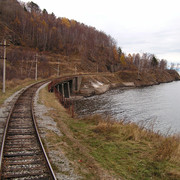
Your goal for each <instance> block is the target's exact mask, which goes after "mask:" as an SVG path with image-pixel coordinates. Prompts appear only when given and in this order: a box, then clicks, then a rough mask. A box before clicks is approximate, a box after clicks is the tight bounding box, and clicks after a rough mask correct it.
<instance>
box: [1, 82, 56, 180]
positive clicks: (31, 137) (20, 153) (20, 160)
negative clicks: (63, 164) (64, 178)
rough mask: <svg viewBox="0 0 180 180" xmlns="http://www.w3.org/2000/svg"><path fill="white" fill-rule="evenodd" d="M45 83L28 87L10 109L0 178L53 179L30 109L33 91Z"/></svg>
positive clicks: (2, 147) (54, 178) (4, 138)
mask: <svg viewBox="0 0 180 180" xmlns="http://www.w3.org/2000/svg"><path fill="white" fill-rule="evenodd" d="M44 83H45V82H41V83H37V84H34V85H32V86H30V87H29V88H27V89H26V90H25V91H24V92H23V93H22V94H21V95H20V96H19V98H18V99H17V101H16V102H15V103H14V105H13V107H12V109H11V111H10V113H9V116H8V119H7V122H6V126H5V130H4V136H3V141H2V146H1V152H0V179H23V180H25V179H38V180H41V179H43V180H46V179H47V180H48V179H52V180H56V177H55V174H54V172H53V170H52V167H51V165H50V162H49V160H48V157H47V155H46V152H45V150H44V147H43V144H42V142H41V139H40V136H39V133H38V129H37V125H36V121H35V116H34V110H33V97H34V94H35V92H36V90H37V89H38V88H39V87H40V86H41V85H43V84H44Z"/></svg>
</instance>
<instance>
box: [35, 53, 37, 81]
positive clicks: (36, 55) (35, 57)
mask: <svg viewBox="0 0 180 180" xmlns="http://www.w3.org/2000/svg"><path fill="white" fill-rule="evenodd" d="M37 57H38V55H37V54H36V55H35V61H36V70H35V80H36V81H37Z"/></svg>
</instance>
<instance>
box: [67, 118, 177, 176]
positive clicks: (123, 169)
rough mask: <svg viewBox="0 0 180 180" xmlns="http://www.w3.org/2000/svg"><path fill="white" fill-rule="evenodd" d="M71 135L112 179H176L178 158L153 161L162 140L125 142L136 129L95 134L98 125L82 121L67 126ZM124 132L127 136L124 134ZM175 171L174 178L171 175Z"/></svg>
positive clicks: (121, 127)
mask: <svg viewBox="0 0 180 180" xmlns="http://www.w3.org/2000/svg"><path fill="white" fill-rule="evenodd" d="M67 123H68V125H69V127H70V128H71V130H72V131H73V132H74V135H75V136H76V137H77V138H78V139H80V141H81V143H82V144H85V146H86V147H88V148H89V149H90V154H91V155H92V156H93V157H94V158H95V160H96V161H97V162H99V164H101V166H102V167H103V168H105V169H107V170H108V171H110V172H111V173H112V174H113V175H116V176H119V177H123V178H124V179H172V178H173V179H178V178H180V176H179V175H178V173H177V172H178V171H179V170H180V169H179V167H180V162H179V156H178V159H177V161H176V162H174V161H171V160H170V159H168V160H167V159H166V158H165V159H163V158H162V159H161V160H160V161H159V160H156V159H155V155H156V152H157V145H158V144H159V143H160V142H161V141H163V139H164V138H163V137H161V136H157V135H156V134H154V136H153V135H152V137H149V138H148V136H150V134H148V133H147V135H146V136H144V137H141V138H139V139H138V140H137V141H136V140H134V139H133V138H130V139H129V138H127V137H128V135H127V134H126V133H127V132H128V133H129V129H131V131H133V128H135V129H137V128H138V127H137V126H132V125H131V124H129V125H124V124H119V125H115V126H119V129H121V131H119V132H117V131H116V130H115V129H114V130H115V131H112V132H108V131H107V132H103V133H102V132H100V133H97V132H96V131H95V129H96V128H97V123H95V122H93V121H91V118H90V120H89V121H88V120H87V118H86V119H85V120H83V119H81V120H76V121H69V122H67ZM126 130H127V132H126ZM139 131H141V130H139ZM172 169H173V170H174V172H175V173H174V174H171V173H170V171H172Z"/></svg>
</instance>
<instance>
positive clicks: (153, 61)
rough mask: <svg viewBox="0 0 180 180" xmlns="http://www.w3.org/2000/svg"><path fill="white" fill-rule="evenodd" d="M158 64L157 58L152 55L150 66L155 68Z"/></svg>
mask: <svg viewBox="0 0 180 180" xmlns="http://www.w3.org/2000/svg"><path fill="white" fill-rule="evenodd" d="M158 64H159V62H158V59H157V58H156V57H155V56H153V58H152V60H151V65H152V67H153V68H157V66H158Z"/></svg>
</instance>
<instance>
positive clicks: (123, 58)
mask: <svg viewBox="0 0 180 180" xmlns="http://www.w3.org/2000/svg"><path fill="white" fill-rule="evenodd" d="M120 62H121V64H122V65H123V66H125V65H126V61H125V56H124V54H122V55H121V57H120Z"/></svg>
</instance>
